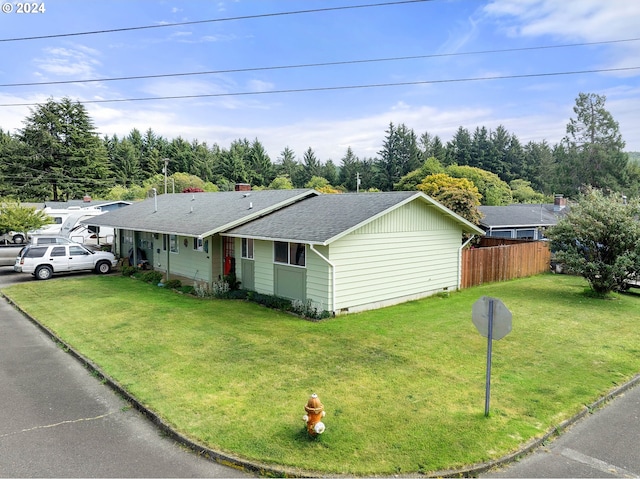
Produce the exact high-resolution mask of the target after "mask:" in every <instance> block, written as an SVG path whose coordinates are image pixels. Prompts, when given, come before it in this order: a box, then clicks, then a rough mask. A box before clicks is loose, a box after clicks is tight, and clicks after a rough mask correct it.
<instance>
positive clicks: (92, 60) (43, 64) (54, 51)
mask: <svg viewBox="0 0 640 479" xmlns="http://www.w3.org/2000/svg"><path fill="white" fill-rule="evenodd" d="M99 56H100V52H98V51H97V50H94V49H92V48H88V47H85V46H82V45H74V46H73V47H72V48H62V47H58V48H51V47H47V48H44V49H43V56H41V57H39V58H36V59H35V60H34V63H35V64H36V66H37V67H38V68H39V69H40V70H41V71H43V72H45V73H48V74H51V75H57V76H71V77H74V79H79V78H91V77H94V76H95V73H96V68H97V67H99V66H100V65H101V63H100V61H98V60H97V57H99Z"/></svg>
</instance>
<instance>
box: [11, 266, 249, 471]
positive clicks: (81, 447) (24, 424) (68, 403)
mask: <svg viewBox="0 0 640 479" xmlns="http://www.w3.org/2000/svg"><path fill="white" fill-rule="evenodd" d="M23 281H34V280H33V279H32V278H31V276H30V275H27V274H19V273H14V272H13V270H12V268H10V267H0V288H3V287H6V286H8V285H9V284H14V283H17V282H23ZM52 281H55V280H52ZM0 385H1V387H0V405H1V407H0V451H1V452H0V477H255V476H253V475H252V474H249V473H246V472H244V471H240V470H237V469H233V468H229V467H225V466H222V465H220V464H217V463H215V462H212V461H209V460H207V459H204V458H202V457H199V456H197V455H196V454H194V453H193V452H191V451H189V450H186V449H184V448H182V447H181V446H179V445H178V444H177V443H176V442H174V441H173V440H170V439H167V438H165V437H162V436H161V434H160V432H159V430H158V429H157V428H156V427H155V426H154V425H153V424H151V422H150V421H148V420H147V419H145V418H144V416H142V415H141V414H140V413H139V412H138V411H136V410H135V409H132V408H130V407H129V406H128V404H127V403H126V402H125V401H124V400H123V399H121V398H120V397H119V396H118V395H116V394H115V393H114V392H113V391H112V390H111V389H110V388H108V387H107V386H106V385H104V384H102V383H100V382H99V381H98V380H97V379H96V378H94V377H93V376H91V374H90V373H89V372H88V371H87V370H86V369H85V368H84V367H83V366H82V365H81V364H80V363H79V362H78V361H77V360H76V359H74V358H73V357H72V356H71V355H69V354H67V353H65V352H64V351H63V350H61V349H60V348H59V347H58V346H57V345H56V344H55V343H54V342H53V341H52V340H51V339H49V337H48V336H46V335H45V334H43V333H42V332H41V330H40V329H38V328H37V327H36V326H35V325H34V324H32V323H31V322H30V321H28V320H27V319H25V318H24V316H22V314H20V313H19V312H17V311H16V310H15V309H14V308H13V307H12V306H11V305H9V304H8V303H7V302H6V301H5V300H4V299H0Z"/></svg>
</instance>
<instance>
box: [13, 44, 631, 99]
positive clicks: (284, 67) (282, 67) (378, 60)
mask: <svg viewBox="0 0 640 479" xmlns="http://www.w3.org/2000/svg"><path fill="white" fill-rule="evenodd" d="M639 40H640V38H626V39H619V40H604V41H601V42H583V43H566V44H560V45H540V46H533V47H520V48H505V49H496V50H477V51H470V52H457V53H434V54H429V55H412V56H402V57H388V58H369V59H360V60H344V61H335V62H323V63H302V64H296V65H275V66H266V67H251V68H234V69H227V70H211V71H199V72H183V73H159V74H153V75H132V76H125V77H107V78H91V79H81V80H60V81H47V82H29V83H5V84H0V87H2V88H8V87H24V86H43V85H68V84H73V83H96V82H110V81H123V80H144V79H150V78H171V77H173V78H175V77H184V76H197V75H216V74H223V73H245V72H256V71H267V70H287V69H296V68H312V67H326V66H338V65H357V64H362V63H381V62H392V61H405V60H423V59H427V58H442V57H455V56H465V55H485V54H494V53H509V52H522V51H529V50H548V49H554V48H572V47H583V46H594V45H607V44H612V43H623V42H637V41H639Z"/></svg>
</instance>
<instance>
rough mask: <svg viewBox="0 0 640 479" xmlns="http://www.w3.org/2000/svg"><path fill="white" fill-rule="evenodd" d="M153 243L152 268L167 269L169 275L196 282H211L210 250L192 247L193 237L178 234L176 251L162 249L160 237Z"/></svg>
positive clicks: (163, 270)
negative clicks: (154, 250)
mask: <svg viewBox="0 0 640 479" xmlns="http://www.w3.org/2000/svg"><path fill="white" fill-rule="evenodd" d="M185 241H186V245H185ZM154 245H157V246H155V248H156V252H155V254H154V257H153V259H154V269H156V270H158V271H162V272H164V273H166V272H167V270H168V271H169V277H171V276H172V275H176V276H180V277H182V278H186V279H189V280H192V281H197V282H206V283H210V282H212V274H211V263H212V262H211V259H210V258H211V250H209V253H207V252H206V251H204V249H203V250H202V251H198V250H195V249H193V238H188V237H186V236H178V252H177V253H171V252H168V251H166V250H164V249H163V242H162V237H160V238H159V239H157V240H155V241H154ZM168 247H169V246H168V240H167V248H168ZM209 248H211V244H209ZM157 249H160V253H157ZM214 279H216V278H214Z"/></svg>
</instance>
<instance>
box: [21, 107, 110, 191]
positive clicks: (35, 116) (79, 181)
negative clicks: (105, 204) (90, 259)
mask: <svg viewBox="0 0 640 479" xmlns="http://www.w3.org/2000/svg"><path fill="white" fill-rule="evenodd" d="M24 125H25V126H24V128H23V129H22V130H21V131H20V135H19V137H20V140H21V141H23V142H24V143H25V144H26V145H27V147H28V148H29V149H30V152H31V155H29V156H27V157H24V158H23V159H22V161H23V162H24V164H25V167H28V168H29V170H31V171H38V172H40V173H41V174H39V175H38V176H39V179H40V181H41V182H46V183H48V187H49V192H50V197H51V198H52V199H53V200H54V201H58V200H59V199H61V198H64V199H70V198H79V197H82V196H84V195H85V194H87V193H91V194H95V195H97V196H99V195H100V193H103V192H105V191H106V189H107V186H108V185H107V182H106V181H105V179H106V178H107V175H108V173H109V164H108V158H107V151H106V148H105V146H104V144H103V142H102V141H101V139H100V138H99V137H98V136H97V134H96V133H95V128H94V126H93V122H92V120H91V118H90V117H89V114H88V113H87V111H86V109H85V107H84V105H82V104H81V103H79V102H72V101H71V100H70V99H69V98H63V99H62V100H61V101H59V102H56V101H54V100H53V99H49V100H47V102H46V103H44V104H41V105H38V106H37V107H35V108H34V109H32V110H31V114H30V115H29V116H28V117H27V118H26V119H25V121H24ZM14 166H16V165H14ZM42 199H45V198H42Z"/></svg>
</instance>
